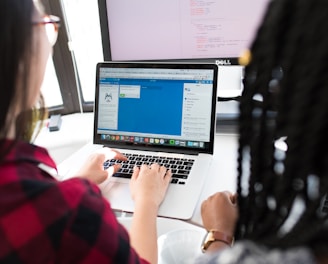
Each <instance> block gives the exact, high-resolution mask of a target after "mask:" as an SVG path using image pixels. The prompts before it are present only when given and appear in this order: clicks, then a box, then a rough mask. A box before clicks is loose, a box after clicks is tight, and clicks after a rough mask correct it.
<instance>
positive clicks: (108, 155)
mask: <svg viewBox="0 0 328 264" xmlns="http://www.w3.org/2000/svg"><path fill="white" fill-rule="evenodd" d="M95 153H99V154H103V155H104V157H103V159H104V161H106V160H111V159H121V160H127V157H125V156H124V155H123V154H121V153H120V152H119V151H117V150H113V149H111V148H107V147H103V148H101V149H98V150H97V151H96V152H95Z"/></svg>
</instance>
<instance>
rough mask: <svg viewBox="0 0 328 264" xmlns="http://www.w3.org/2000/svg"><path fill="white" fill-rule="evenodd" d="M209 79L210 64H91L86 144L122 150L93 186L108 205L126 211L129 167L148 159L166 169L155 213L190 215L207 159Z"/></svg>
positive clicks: (212, 112) (211, 113)
mask: <svg viewBox="0 0 328 264" xmlns="http://www.w3.org/2000/svg"><path fill="white" fill-rule="evenodd" d="M217 78H218V68H217V65H215V64H203V63H188V64H187V63H182V62H181V63H180V62H179V63H158V62H156V63H154V62H152V63H148V62H102V63H99V64H97V70H96V92H95V105H94V135H93V143H94V144H97V145H100V146H106V147H110V148H114V149H117V150H119V151H120V152H122V153H123V154H125V155H126V156H127V157H128V161H127V162H121V166H122V167H121V170H120V171H119V172H118V173H116V174H115V175H113V177H111V178H110V179H109V180H108V181H107V182H106V183H104V184H102V185H101V189H102V192H103V194H104V195H105V197H106V198H108V199H109V201H110V203H111V206H112V208H113V209H114V210H119V211H124V212H133V211H134V202H133V201H132V199H131V195H130V189H129V181H130V176H131V173H132V169H131V167H133V166H140V165H141V164H143V163H146V164H151V163H154V162H156V163H159V164H161V165H164V166H165V167H167V168H171V170H172V173H173V177H172V182H171V183H170V186H169V188H168V191H167V195H166V197H165V199H164V201H163V203H162V204H161V206H160V208H159V212H158V216H163V217H169V218H176V219H184V220H187V219H190V218H191V217H192V215H193V212H194V209H195V207H196V204H197V202H198V199H199V197H200V194H201V191H202V187H203V184H204V181H205V179H206V176H207V174H208V170H209V167H210V164H211V162H212V158H213V150H214V138H215V122H216V92H217ZM116 162H120V161H115V160H110V161H107V163H106V164H104V166H106V165H108V166H110V165H112V164H114V163H116ZM150 199H151V197H150Z"/></svg>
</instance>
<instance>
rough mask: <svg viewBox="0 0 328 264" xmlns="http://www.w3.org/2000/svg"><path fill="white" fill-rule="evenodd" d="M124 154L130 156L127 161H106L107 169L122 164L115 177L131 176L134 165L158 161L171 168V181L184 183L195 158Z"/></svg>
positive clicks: (105, 166)
mask: <svg viewBox="0 0 328 264" xmlns="http://www.w3.org/2000/svg"><path fill="white" fill-rule="evenodd" d="M122 154H123V155H124V156H126V157H127V158H128V160H127V161H121V160H115V159H112V160H107V161H105V162H104V168H105V169H107V168H108V167H109V166H112V165H114V164H117V163H119V164H121V169H120V170H119V171H118V172H117V173H115V174H114V175H113V177H120V178H131V176H132V172H133V167H134V166H141V165H142V164H146V165H151V164H152V163H158V164H160V165H161V166H165V167H166V168H167V169H171V171H172V181H171V183H173V184H181V185H183V184H185V183H186V180H187V178H188V175H189V172H190V170H191V167H192V165H193V164H194V160H193V159H184V158H172V157H159V156H150V155H142V154H130V153H122Z"/></svg>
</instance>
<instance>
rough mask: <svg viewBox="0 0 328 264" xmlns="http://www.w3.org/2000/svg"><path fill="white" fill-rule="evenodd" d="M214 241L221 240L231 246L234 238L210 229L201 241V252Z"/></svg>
mask: <svg viewBox="0 0 328 264" xmlns="http://www.w3.org/2000/svg"><path fill="white" fill-rule="evenodd" d="M214 241H221V242H223V243H225V244H227V245H229V246H232V244H233V241H234V238H233V237H232V236H228V235H226V234H224V233H222V232H220V231H218V230H215V229H211V230H210V231H208V232H207V234H206V235H205V237H204V240H203V243H202V252H203V253H204V252H205V251H206V250H207V249H208V248H209V246H210V245H211V244H212V243H213V242H214Z"/></svg>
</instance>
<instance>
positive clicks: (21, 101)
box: [0, 0, 44, 162]
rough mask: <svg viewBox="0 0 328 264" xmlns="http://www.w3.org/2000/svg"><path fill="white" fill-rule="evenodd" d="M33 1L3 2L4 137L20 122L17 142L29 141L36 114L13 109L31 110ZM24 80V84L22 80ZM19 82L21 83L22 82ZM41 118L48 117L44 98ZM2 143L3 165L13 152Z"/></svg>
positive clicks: (0, 118)
mask: <svg viewBox="0 0 328 264" xmlns="http://www.w3.org/2000/svg"><path fill="white" fill-rule="evenodd" d="M34 12H35V7H34V3H33V0H1V1H0V35H1V38H0V135H1V138H6V136H7V134H8V132H9V127H10V122H15V123H16V134H15V137H16V141H17V140H21V139H26V134H27V133H28V132H29V131H30V128H31V124H32V119H33V115H35V113H36V112H35V111H32V110H26V111H24V112H22V113H21V114H20V115H19V116H18V117H17V118H16V117H15V116H14V114H13V111H12V110H13V106H14V105H17V104H18V105H20V107H21V108H22V109H28V107H27V100H26V98H29V89H28V83H29V77H30V76H31V72H30V66H31V57H32V56H35V55H36V54H35V52H34V51H35V50H36V49H35V47H34V49H33V45H32V41H33V23H32V20H33V14H34ZM19 80H20V81H19ZM18 81H19V82H18ZM40 107H41V108H40V109H41V112H42V113H41V115H43V114H44V109H43V99H42V97H41V98H40ZM5 146H8V144H5V143H4V141H3V140H2V141H1V143H0V162H1V160H2V159H3V157H4V156H5V154H6V153H7V152H8V151H9V149H8V148H7V147H5Z"/></svg>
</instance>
